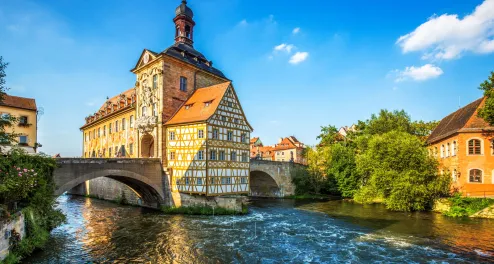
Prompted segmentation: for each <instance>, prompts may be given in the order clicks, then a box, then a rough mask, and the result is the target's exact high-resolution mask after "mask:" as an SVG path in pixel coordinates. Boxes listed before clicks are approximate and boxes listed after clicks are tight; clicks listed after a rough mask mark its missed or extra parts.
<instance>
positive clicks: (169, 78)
mask: <svg viewBox="0 0 494 264" xmlns="http://www.w3.org/2000/svg"><path fill="white" fill-rule="evenodd" d="M173 22H174V24H175V28H176V30H175V38H174V39H175V43H174V44H173V45H172V46H170V47H168V48H167V49H165V50H163V51H162V52H154V51H150V50H147V49H144V50H143V51H142V53H141V55H140V57H139V59H138V61H137V63H136V65H135V67H134V68H133V69H132V70H131V72H132V73H134V74H135V75H136V82H135V87H134V88H132V89H130V90H128V91H126V92H124V93H122V94H120V95H117V96H115V97H113V98H111V99H108V100H107V102H105V103H104V105H103V106H102V107H101V108H100V109H99V110H98V111H97V112H96V113H94V114H93V115H91V116H89V117H87V118H86V123H85V125H84V126H83V127H81V131H82V132H83V153H82V155H83V157H95V158H98V157H101V158H108V157H115V156H118V157H130V158H151V157H153V158H160V159H161V160H162V163H163V167H165V168H166V169H168V171H169V172H170V174H171V177H172V183H173V185H174V184H175V183H177V185H176V186H172V188H173V189H174V190H178V191H181V192H186V193H197V194H206V195H220V194H233V193H235V194H238V193H248V191H249V183H248V175H249V138H250V132H251V130H252V128H251V127H250V125H249V124H248V122H247V120H246V118H245V116H244V113H243V111H242V108H241V106H240V102H239V100H238V98H237V96H236V93H235V91H234V88H233V86H232V85H231V82H230V80H229V79H228V78H227V77H226V76H225V75H224V74H223V73H222V72H221V71H220V70H218V69H216V68H214V67H213V63H212V61H210V60H208V59H206V57H205V56H204V55H203V54H201V53H200V52H198V51H197V50H195V49H194V47H193V43H194V42H193V36H194V34H193V33H194V26H195V22H194V20H193V12H192V10H191V9H190V8H189V7H188V6H187V4H186V2H185V1H182V4H181V5H179V6H178V7H177V9H176V10H175V18H174V19H173Z"/></svg>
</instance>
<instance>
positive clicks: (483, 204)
mask: <svg viewBox="0 0 494 264" xmlns="http://www.w3.org/2000/svg"><path fill="white" fill-rule="evenodd" d="M449 201H450V202H451V208H450V209H449V211H447V212H445V213H444V215H447V216H451V217H464V216H470V215H473V214H475V213H477V212H478V211H481V210H483V209H484V208H487V207H489V206H491V205H493V204H494V199H487V198H470V197H462V196H461V194H460V193H456V194H455V195H453V196H452V197H451V198H449Z"/></svg>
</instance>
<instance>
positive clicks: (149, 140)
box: [141, 134, 154, 158]
mask: <svg viewBox="0 0 494 264" xmlns="http://www.w3.org/2000/svg"><path fill="white" fill-rule="evenodd" d="M152 157H154V138H153V136H151V135H150V134H146V135H144V136H143V137H142V138H141V158H152Z"/></svg>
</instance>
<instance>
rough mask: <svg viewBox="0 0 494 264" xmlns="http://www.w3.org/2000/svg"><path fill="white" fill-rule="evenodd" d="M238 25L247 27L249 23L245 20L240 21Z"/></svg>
mask: <svg viewBox="0 0 494 264" xmlns="http://www.w3.org/2000/svg"><path fill="white" fill-rule="evenodd" d="M238 25H239V26H247V25H249V23H248V22H247V20H246V19H244V20H242V21H240V22H238Z"/></svg>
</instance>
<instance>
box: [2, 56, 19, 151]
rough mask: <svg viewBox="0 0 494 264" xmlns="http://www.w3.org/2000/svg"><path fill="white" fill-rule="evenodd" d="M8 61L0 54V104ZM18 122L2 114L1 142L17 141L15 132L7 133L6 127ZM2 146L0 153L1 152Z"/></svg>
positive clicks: (5, 89)
mask: <svg viewBox="0 0 494 264" xmlns="http://www.w3.org/2000/svg"><path fill="white" fill-rule="evenodd" d="M7 65H8V63H6V62H3V57H2V56H0V104H1V103H2V102H3V100H4V98H5V95H6V92H7V87H6V86H5V83H6V81H5V77H6V76H7V75H6V73H5V69H6V68H7ZM15 122H16V118H15V117H12V116H3V117H2V116H0V144H10V143H12V142H14V141H15V138H16V135H15V134H13V133H7V132H6V128H8V127H12V126H13V124H14V123H15ZM1 151H2V150H1V148H0V154H1Z"/></svg>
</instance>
